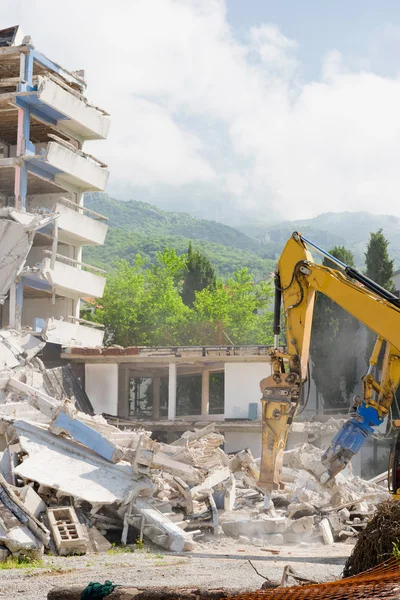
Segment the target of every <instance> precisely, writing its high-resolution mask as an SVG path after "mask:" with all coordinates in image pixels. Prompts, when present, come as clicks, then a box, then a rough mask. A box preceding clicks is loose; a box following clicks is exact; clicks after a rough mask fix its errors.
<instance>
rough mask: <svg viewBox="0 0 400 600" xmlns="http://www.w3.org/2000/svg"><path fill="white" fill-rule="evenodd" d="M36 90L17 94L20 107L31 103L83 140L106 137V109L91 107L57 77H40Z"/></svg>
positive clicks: (38, 112) (35, 111) (36, 111)
mask: <svg viewBox="0 0 400 600" xmlns="http://www.w3.org/2000/svg"><path fill="white" fill-rule="evenodd" d="M36 88H37V89H36V90H35V91H32V92H29V93H26V92H25V93H23V94H22V93H18V92H17V93H16V94H15V102H16V104H17V105H18V106H29V108H30V109H31V111H33V115H34V116H35V115H37V116H38V117H41V118H42V119H43V120H47V121H48V122H49V123H51V124H52V125H53V126H55V127H57V128H59V129H60V131H63V132H64V133H67V134H68V135H70V136H71V137H73V138H76V139H78V140H80V141H82V142H83V141H86V140H101V139H106V138H107V135H108V132H109V129H110V119H109V117H108V115H106V114H105V113H104V112H103V111H101V110H99V109H98V108H95V107H93V106H90V104H88V102H87V101H86V100H85V99H84V98H83V97H82V96H81V95H80V94H77V93H73V91H72V90H68V89H66V88H65V87H62V86H61V85H59V84H58V83H56V81H54V79H53V78H49V77H46V76H39V77H38V78H37V83H36Z"/></svg>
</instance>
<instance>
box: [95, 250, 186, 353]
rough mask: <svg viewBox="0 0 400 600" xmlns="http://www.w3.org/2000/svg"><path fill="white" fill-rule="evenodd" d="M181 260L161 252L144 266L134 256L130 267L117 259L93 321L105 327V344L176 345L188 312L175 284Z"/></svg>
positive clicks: (182, 263)
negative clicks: (153, 262)
mask: <svg viewBox="0 0 400 600" xmlns="http://www.w3.org/2000/svg"><path fill="white" fill-rule="evenodd" d="M183 266H184V259H182V257H178V256H177V255H176V253H175V252H174V251H171V250H165V252H164V253H163V254H160V255H159V256H158V258H157V262H156V263H155V264H153V265H150V266H147V265H146V261H145V260H144V259H143V258H142V257H141V256H140V255H137V256H136V259H135V261H134V264H133V265H130V264H129V263H128V262H127V261H124V260H120V261H118V263H117V268H116V269H115V270H114V272H113V273H112V274H111V275H110V276H109V278H108V280H107V285H106V289H105V292H104V296H103V299H102V301H101V304H102V308H101V309H98V310H97V311H96V313H95V320H96V321H97V322H101V323H103V324H104V325H105V331H106V340H107V342H108V343H112V344H120V345H123V346H137V345H142V346H154V345H169V344H175V343H178V338H179V335H178V334H179V333H180V332H181V331H182V329H183V328H184V326H185V323H186V322H187V320H188V318H189V316H190V311H189V308H188V307H187V306H185V305H184V304H183V302H182V298H181V296H180V289H179V287H178V286H177V285H176V280H177V272H179V270H180V269H182V268H183Z"/></svg>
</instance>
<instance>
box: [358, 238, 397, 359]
mask: <svg viewBox="0 0 400 600" xmlns="http://www.w3.org/2000/svg"><path fill="white" fill-rule="evenodd" d="M388 246H389V241H388V240H387V239H386V238H385V236H384V235H383V232H382V229H379V230H378V231H377V232H376V233H371V234H370V239H369V242H368V247H367V251H366V253H365V265H366V270H365V274H366V275H367V277H369V278H370V279H372V280H373V281H375V283H378V284H379V285H380V286H382V287H383V288H385V289H386V290H388V291H389V292H394V291H395V286H394V284H393V274H394V261H393V260H391V259H390V258H389V252H388ZM375 340H376V335H375V333H373V332H372V331H370V330H368V332H367V344H366V351H365V360H366V362H367V363H368V362H369V359H370V356H371V353H372V350H373V347H374V343H375Z"/></svg>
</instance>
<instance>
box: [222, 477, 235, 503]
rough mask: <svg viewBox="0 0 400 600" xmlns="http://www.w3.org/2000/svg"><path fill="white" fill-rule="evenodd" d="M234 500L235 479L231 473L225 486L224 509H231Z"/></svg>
mask: <svg viewBox="0 0 400 600" xmlns="http://www.w3.org/2000/svg"><path fill="white" fill-rule="evenodd" d="M235 502H236V480H235V478H234V476H233V475H232V474H231V476H230V478H229V482H228V483H227V485H226V488H225V495H224V510H233V507H234V506H235Z"/></svg>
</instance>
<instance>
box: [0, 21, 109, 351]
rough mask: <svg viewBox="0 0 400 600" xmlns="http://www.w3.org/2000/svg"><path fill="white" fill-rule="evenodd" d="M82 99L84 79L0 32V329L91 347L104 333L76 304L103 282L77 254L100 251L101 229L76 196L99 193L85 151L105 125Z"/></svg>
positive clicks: (98, 291)
mask: <svg viewBox="0 0 400 600" xmlns="http://www.w3.org/2000/svg"><path fill="white" fill-rule="evenodd" d="M85 90H86V83H85V76H84V72H83V71H75V72H70V71H67V70H66V69H64V68H63V67H61V66H60V65H59V64H57V63H56V62H54V61H53V60H51V59H49V58H47V57H46V56H45V55H44V54H42V53H41V52H39V51H38V50H37V49H36V48H35V46H34V45H33V44H32V42H31V39H30V38H29V37H23V34H22V33H21V31H20V29H19V27H11V28H9V29H5V30H2V31H0V255H1V257H2V261H1V263H0V302H1V303H2V306H1V318H0V324H1V326H2V327H6V326H10V327H16V328H18V327H19V326H23V327H27V328H30V329H31V330H32V331H34V332H41V334H42V335H43V337H44V339H46V340H47V341H50V342H54V343H57V344H62V345H70V344H74V345H80V344H81V345H85V346H97V345H99V344H101V343H102V340H103V333H102V331H101V329H100V328H98V327H94V326H93V325H90V324H88V323H85V322H83V321H82V320H81V319H80V318H79V309H80V299H81V298H82V297H101V296H102V293H103V290H104V286H105V281H106V280H105V277H104V272H103V271H101V270H100V269H96V268H94V267H92V266H90V265H87V264H85V263H83V262H82V248H83V247H84V246H87V245H97V244H103V242H104V239H105V235H106V232H107V222H106V221H107V220H106V218H105V217H102V216H101V215H98V214H96V213H94V212H92V211H90V210H88V209H86V208H85V207H84V203H83V197H84V193H85V192H87V191H103V190H104V189H105V186H106V183H107V179H108V171H107V168H106V165H105V164H103V163H102V162H101V161H100V160H98V159H96V158H94V157H93V156H91V155H89V154H86V153H85V152H84V151H83V145H84V143H85V142H86V141H88V140H103V139H105V138H106V137H107V134H108V130H109V126H110V119H109V115H108V114H107V113H106V112H104V111H103V110H101V109H100V108H98V107H96V106H94V105H92V104H90V103H89V101H88V100H87V99H86V97H85ZM3 257H6V260H3Z"/></svg>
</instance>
